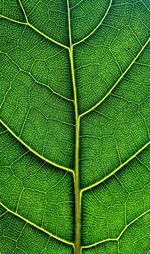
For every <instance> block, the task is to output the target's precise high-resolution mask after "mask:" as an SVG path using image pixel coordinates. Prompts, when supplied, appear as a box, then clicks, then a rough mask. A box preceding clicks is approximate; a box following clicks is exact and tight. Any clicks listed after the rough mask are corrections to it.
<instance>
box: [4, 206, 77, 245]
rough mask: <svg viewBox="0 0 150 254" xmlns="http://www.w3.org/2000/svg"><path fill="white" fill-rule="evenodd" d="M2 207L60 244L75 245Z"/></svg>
mask: <svg viewBox="0 0 150 254" xmlns="http://www.w3.org/2000/svg"><path fill="white" fill-rule="evenodd" d="M0 205H1V206H2V207H3V208H4V209H6V211H7V212H9V213H11V214H13V215H14V216H16V217H18V218H19V219H21V220H23V221H24V222H26V223H27V224H29V225H31V226H33V227H34V228H36V229H37V230H39V231H41V232H43V233H45V234H47V235H49V236H51V237H52V238H54V239H56V240H58V241H60V242H63V243H66V244H68V245H72V246H73V245H74V244H73V243H72V242H70V241H67V240H65V239H63V238H61V237H59V236H56V235H54V234H52V233H50V232H49V231H48V230H46V229H44V228H42V227H40V226H38V225H36V224H35V223H33V222H31V221H30V220H28V219H26V218H24V217H23V216H22V215H20V214H18V213H16V212H14V211H12V210H11V209H9V208H8V207H7V206H5V205H4V204H3V203H0Z"/></svg>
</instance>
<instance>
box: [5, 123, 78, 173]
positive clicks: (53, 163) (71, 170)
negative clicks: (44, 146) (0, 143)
mask: <svg viewBox="0 0 150 254" xmlns="http://www.w3.org/2000/svg"><path fill="white" fill-rule="evenodd" d="M0 123H1V124H2V125H3V126H4V127H5V128H6V129H7V130H8V132H10V133H11V135H12V136H13V137H14V138H16V139H17V140H18V141H19V142H20V143H21V144H22V145H23V146H25V147H26V148H27V149H28V150H29V151H30V152H32V153H33V154H34V155H36V156H37V157H38V158H40V159H41V160H43V161H45V162H47V163H48V164H50V165H52V166H54V167H57V168H59V169H62V170H65V171H68V172H70V173H72V174H74V170H73V169H70V168H67V167H64V166H62V165H59V164H57V163H55V162H53V161H51V160H49V159H47V158H45V157H43V156H42V155H40V154H39V153H37V152H36V151H35V150H33V149H32V148H31V147H30V146H29V145H27V144H26V143H25V142H24V141H23V140H22V139H21V138H20V137H18V136H17V135H16V134H15V133H14V132H13V131H12V130H11V129H10V128H9V127H8V126H7V124H5V123H4V121H3V120H2V119H0Z"/></svg>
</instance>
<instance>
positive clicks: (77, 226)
mask: <svg viewBox="0 0 150 254" xmlns="http://www.w3.org/2000/svg"><path fill="white" fill-rule="evenodd" d="M67 11H68V31H69V42H70V48H69V58H70V66H71V77H72V85H73V94H74V112H75V172H74V193H75V239H74V241H75V242H74V253H75V254H80V250H81V248H80V245H81V204H80V180H79V131H80V118H79V113H78V101H77V89H76V80H75V70H74V57H73V45H72V32H71V17H70V5H69V0H67Z"/></svg>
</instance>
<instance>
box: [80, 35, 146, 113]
mask: <svg viewBox="0 0 150 254" xmlns="http://www.w3.org/2000/svg"><path fill="white" fill-rule="evenodd" d="M149 41H150V38H148V40H147V41H146V42H145V44H144V45H143V47H142V48H141V49H140V51H139V52H138V54H137V55H136V57H135V58H134V59H133V60H132V62H131V63H130V64H129V66H128V67H127V68H126V70H125V71H124V72H123V73H122V75H121V76H120V77H119V79H118V80H117V81H116V82H115V84H114V85H113V86H112V87H111V89H110V90H109V91H108V93H106V95H105V96H104V97H103V98H102V99H101V100H100V101H99V102H98V103H96V104H95V105H94V106H93V107H91V108H90V109H88V110H87V111H85V112H83V113H81V114H80V117H83V116H85V115H87V114H89V113H90V112H91V111H93V110H95V109H96V108H97V107H98V106H100V105H101V104H102V103H103V102H104V101H105V100H106V99H107V97H108V96H110V95H111V93H112V91H113V90H114V89H115V88H116V87H117V85H118V84H119V83H120V81H121V80H122V79H123V78H124V76H125V75H126V73H127V72H128V71H129V70H130V68H131V67H132V66H133V64H134V63H135V61H136V60H137V59H138V57H139V56H140V55H141V53H142V52H143V50H144V49H145V48H146V46H147V45H148V43H149Z"/></svg>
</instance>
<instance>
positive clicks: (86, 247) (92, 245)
mask: <svg viewBox="0 0 150 254" xmlns="http://www.w3.org/2000/svg"><path fill="white" fill-rule="evenodd" d="M149 212H150V209H149V210H147V211H145V212H143V213H142V214H141V215H139V216H138V217H137V218H135V219H134V220H132V221H131V222H129V223H128V224H127V225H126V226H125V227H124V228H123V230H122V231H121V233H120V234H119V236H118V237H116V238H107V239H104V240H102V241H99V242H95V243H93V244H90V245H85V246H82V247H81V248H82V249H89V248H93V247H95V246H97V245H100V244H102V243H106V242H110V241H111V242H114V241H119V240H120V238H121V237H122V235H123V233H124V232H125V231H126V230H127V228H129V227H130V226H131V225H132V224H133V223H134V222H136V221H137V220H139V219H140V218H142V217H143V216H144V215H146V214H148V213H149Z"/></svg>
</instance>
